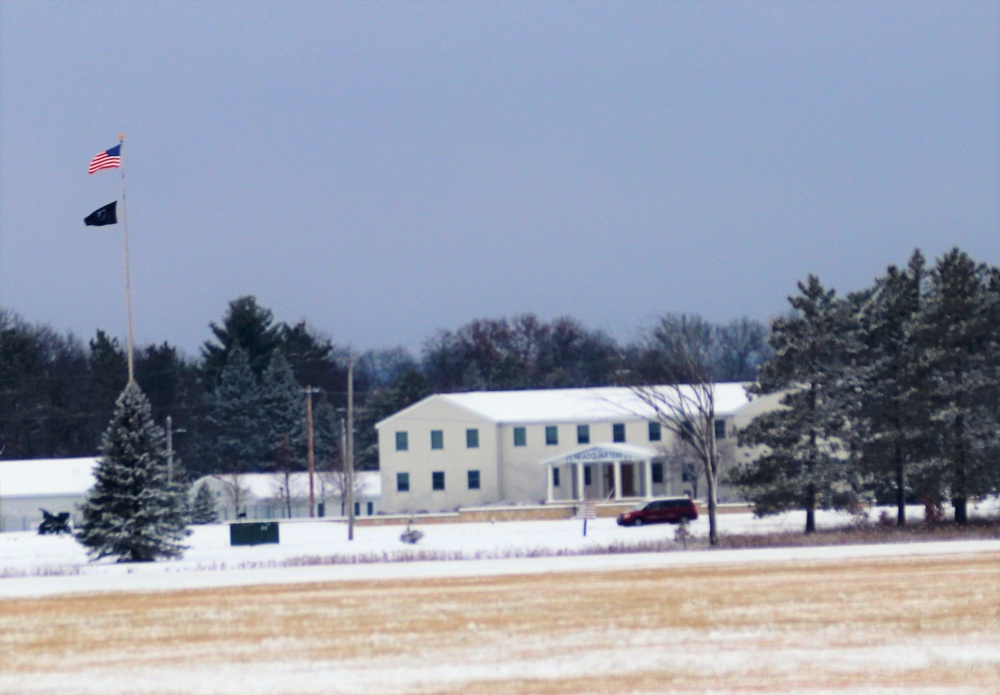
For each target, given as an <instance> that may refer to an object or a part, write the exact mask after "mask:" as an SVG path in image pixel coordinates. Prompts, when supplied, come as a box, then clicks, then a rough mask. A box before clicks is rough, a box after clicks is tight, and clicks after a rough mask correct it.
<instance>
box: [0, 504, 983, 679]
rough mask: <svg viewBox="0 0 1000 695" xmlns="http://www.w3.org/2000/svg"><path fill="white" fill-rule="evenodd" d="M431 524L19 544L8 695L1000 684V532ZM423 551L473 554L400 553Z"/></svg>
mask: <svg viewBox="0 0 1000 695" xmlns="http://www.w3.org/2000/svg"><path fill="white" fill-rule="evenodd" d="M909 511H910V518H911V519H914V520H916V519H919V518H920V515H921V510H920V509H919V508H914V509H912V510H909ZM972 511H973V516H985V515H987V514H990V515H995V514H996V512H997V505H996V503H992V504H990V505H981V506H980V507H979V508H977V509H974V510H972ZM873 513H874V514H876V515H877V513H878V511H877V510H876V511H875V512H873ZM818 521H819V525H820V526H821V527H833V526H839V525H844V524H847V523H849V521H850V519H849V517H847V516H846V515H840V514H820V515H819V519H818ZM720 524H721V532H722V533H723V534H725V533H727V532H729V533H735V532H741V533H742V532H750V533H753V532H767V531H774V530H784V531H793V532H800V531H801V529H802V527H803V525H804V517H803V515H802V514H796V513H791V514H787V515H784V516H781V517H771V518H768V519H763V520H760V519H754V518H753V517H752V516H750V515H744V514H733V515H723V516H720ZM417 527H418V528H419V529H420V530H422V531H423V532H424V533H425V537H424V538H423V539H422V540H421V541H420V543H419V544H417V545H416V546H410V545H406V544H403V543H401V542H400V540H399V535H400V533H401V531H402V530H403V527H401V526H358V527H356V528H355V538H354V540H353V541H348V540H347V529H346V527H345V526H344V524H342V523H339V522H330V521H325V522H319V521H317V522H282V523H281V525H280V533H281V542H280V544H278V545H259V546H249V547H248V546H243V547H230V546H229V535H228V527H226V526H224V525H218V526H204V527H195V528H194V533H193V534H192V536H191V537H190V538H189V539H188V543H189V545H190V546H191V547H190V550H189V551H188V552H187V553H186V555H185V557H184V558H183V559H181V560H175V561H169V562H157V563H148V564H130V565H119V564H116V563H114V562H113V561H110V560H104V561H101V562H95V563H89V562H87V559H86V555H85V553H84V552H83V549H82V547H81V546H79V545H78V544H77V543H76V542H75V541H74V540H73V539H71V538H67V537H51V536H38V535H37V534H33V533H5V534H0V647H2V653H3V654H4V655H5V657H4V658H3V660H2V663H0V692H3V693H12V694H15V693H24V694H25V695H27V694H29V693H43V692H44V693H49V692H53V691H55V690H60V691H61V692H63V693H119V692H120V693H130V694H132V693H241V694H245V695H256V694H258V693H259V694H265V693H438V692H441V693H460V692H461V693H465V692H498V693H508V692H509V693H535V692H545V693H582V692H588V693H605V692H606V693H610V692H635V693H656V692H701V693H703V692H717V693H723V692H796V693H806V692H810V693H811V692H830V693H834V692H836V693H856V692H862V693H864V692H869V693H927V694H929V693H980V692H992V693H1000V540H975V541H950V542H932V543H907V544H890V545H866V546H831V547H815V548H808V547H806V548H787V549H764V550H727V551H680V552H660V553H615V554H585V555H555V554H557V553H576V552H580V551H596V550H599V549H600V548H618V549H621V548H624V547H627V546H628V545H629V544H635V543H640V542H646V541H655V540H658V539H665V540H669V541H671V542H672V540H673V538H674V533H675V527H674V526H669V525H664V526H647V527H641V528H621V527H618V526H617V525H616V524H615V523H614V520H612V519H598V520H591V521H590V522H588V532H587V536H586V537H583V534H582V527H583V523H582V522H581V521H579V520H563V521H537V522H497V523H496V524H489V523H484V524H434V525H430V524H429V525H425V526H420V525H418V526H417ZM692 531H693V533H694V534H695V535H702V536H703V535H704V534H705V533H706V532H707V521H706V520H705V519H704V518H703V519H700V520H699V521H697V522H695V523H694V524H692ZM421 553H422V554H424V555H425V556H432V557H437V558H450V559H437V560H434V561H407V562H399V561H393V560H399V559H401V558H402V557H406V556H409V557H410V558H411V559H412V556H413V555H415V554H416V555H419V554H421Z"/></svg>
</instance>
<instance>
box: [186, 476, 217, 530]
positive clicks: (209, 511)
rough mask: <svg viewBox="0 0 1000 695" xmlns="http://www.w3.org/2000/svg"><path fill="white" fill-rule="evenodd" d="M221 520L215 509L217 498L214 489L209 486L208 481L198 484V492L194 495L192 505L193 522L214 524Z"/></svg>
mask: <svg viewBox="0 0 1000 695" xmlns="http://www.w3.org/2000/svg"><path fill="white" fill-rule="evenodd" d="M218 520H219V515H218V513H217V512H216V511H215V499H214V498H213V497H212V491H211V490H209V488H208V483H202V484H201V485H199V486H198V492H196V493H195V495H194V504H193V506H192V507H191V523H192V524H214V523H215V522H216V521H218Z"/></svg>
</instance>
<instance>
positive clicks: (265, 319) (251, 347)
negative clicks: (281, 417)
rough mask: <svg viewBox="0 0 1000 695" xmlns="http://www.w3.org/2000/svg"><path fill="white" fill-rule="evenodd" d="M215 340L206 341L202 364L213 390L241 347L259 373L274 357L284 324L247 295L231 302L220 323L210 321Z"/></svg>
mask: <svg viewBox="0 0 1000 695" xmlns="http://www.w3.org/2000/svg"><path fill="white" fill-rule="evenodd" d="M209 328H211V330H212V334H213V335H214V336H215V342H211V341H206V342H205V343H204V344H203V345H202V348H201V352H202V358H203V362H202V368H203V371H204V375H205V383H206V388H208V389H209V390H212V389H214V388H215V385H216V384H217V383H218V380H219V379H220V378H221V377H222V371H223V369H224V368H225V366H226V364H227V363H228V362H229V354H230V353H231V352H232V351H233V350H234V349H235V348H240V349H241V350H242V351H243V353H244V357H245V358H246V360H247V362H248V363H249V365H250V369H251V370H252V371H253V373H254V375H255V376H257V377H260V375H262V374H263V373H264V370H265V369H267V365H268V363H269V362H270V361H271V354H272V353H273V352H274V351H275V349H277V348H278V346H279V345H280V344H281V326H280V325H276V324H275V323H274V314H273V313H271V310H270V309H266V308H264V307H262V306H260V305H259V304H258V303H257V298H256V297H254V296H252V295H248V296H244V297H239V298H237V299H234V300H233V301H231V302H230V303H229V308H228V310H227V311H226V315H225V316H224V317H223V318H222V323H221V324H216V323H214V322H213V323H210V324H209Z"/></svg>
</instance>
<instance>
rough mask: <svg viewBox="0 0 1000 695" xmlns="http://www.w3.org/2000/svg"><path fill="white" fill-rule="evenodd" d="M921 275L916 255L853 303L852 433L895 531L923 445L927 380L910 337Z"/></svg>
mask: <svg viewBox="0 0 1000 695" xmlns="http://www.w3.org/2000/svg"><path fill="white" fill-rule="evenodd" d="M925 276H926V273H925V271H924V258H923V256H922V255H921V253H920V251H919V250H918V251H916V252H914V254H913V256H912V257H911V259H910V263H909V265H908V267H907V268H906V269H905V270H900V269H899V268H897V267H895V266H890V267H889V269H888V270H887V272H886V274H885V275H884V276H883V277H881V278H879V279H878V280H877V281H876V283H875V287H874V289H873V290H871V291H868V292H865V293H863V295H861V296H859V297H858V298H857V301H858V303H859V304H860V306H859V310H858V312H857V313H858V324H857V331H858V332H857V340H856V341H855V343H854V345H855V346H856V349H857V353H856V354H855V355H854V360H853V363H852V365H851V370H852V371H851V375H850V377H851V378H852V379H853V384H852V388H853V389H854V392H855V393H856V394H857V398H856V399H855V400H853V401H852V402H851V403H849V407H851V410H850V413H849V415H850V417H851V420H852V425H851V435H852V438H853V441H854V445H855V448H856V450H857V452H858V453H859V455H860V462H859V463H860V465H861V469H862V471H863V473H865V474H867V475H869V476H872V477H873V486H874V487H875V489H876V491H877V492H883V493H886V492H888V491H890V490H891V491H892V492H893V493H894V497H895V502H896V523H897V525H899V526H905V525H906V500H907V497H908V495H911V494H913V493H914V488H913V478H914V477H919V475H918V472H919V467H920V466H921V464H922V459H923V452H925V451H926V448H927V432H928V417H929V413H928V410H927V398H926V396H927V391H926V389H927V383H926V379H925V378H924V377H923V375H922V374H921V373H920V370H919V369H918V368H917V365H918V364H919V361H920V350H919V346H918V344H917V341H916V337H915V335H914V331H915V326H916V321H917V317H918V312H919V310H920V304H921V301H922V295H923V286H924V284H925V282H924V278H925ZM918 492H919V491H918Z"/></svg>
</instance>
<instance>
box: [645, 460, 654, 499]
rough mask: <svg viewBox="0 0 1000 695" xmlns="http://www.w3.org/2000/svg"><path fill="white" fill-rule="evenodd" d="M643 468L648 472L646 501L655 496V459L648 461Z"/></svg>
mask: <svg viewBox="0 0 1000 695" xmlns="http://www.w3.org/2000/svg"><path fill="white" fill-rule="evenodd" d="M643 463H644V464H645V465H644V466H643V468H644V469H645V471H646V499H647V500H648V499H649V498H651V497H652V496H653V459H646V460H645V461H643Z"/></svg>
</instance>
